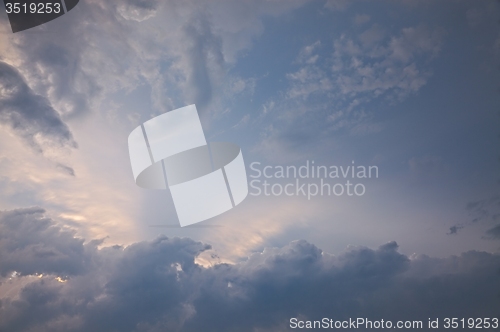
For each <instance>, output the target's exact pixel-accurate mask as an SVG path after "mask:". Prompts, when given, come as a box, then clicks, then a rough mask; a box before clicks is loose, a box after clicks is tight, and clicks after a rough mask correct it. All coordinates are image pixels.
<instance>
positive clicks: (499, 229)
mask: <svg viewBox="0 0 500 332" xmlns="http://www.w3.org/2000/svg"><path fill="white" fill-rule="evenodd" d="M486 235H487V236H489V237H491V238H493V239H500V225H496V226H495V227H493V228H492V229H489V230H488V231H487V232H486Z"/></svg>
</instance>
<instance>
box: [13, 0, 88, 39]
mask: <svg viewBox="0 0 500 332" xmlns="http://www.w3.org/2000/svg"><path fill="white" fill-rule="evenodd" d="M3 2H4V4H5V10H6V12H7V16H8V17H9V22H10V27H11V28H12V32H14V33H15V32H19V31H23V30H27V29H31V28H34V27H36V26H39V25H41V24H44V23H47V22H49V21H52V20H54V19H56V18H58V17H59V16H62V15H64V14H66V13H67V12H69V11H70V10H71V9H73V8H75V6H76V5H77V4H78V2H79V0H45V1H26V0H24V1H23V0H21V1H20V0H4V1H3Z"/></svg>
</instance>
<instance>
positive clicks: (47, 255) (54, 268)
mask: <svg viewBox="0 0 500 332" xmlns="http://www.w3.org/2000/svg"><path fill="white" fill-rule="evenodd" d="M44 212H45V211H44V210H43V209H41V208H37V207H32V208H27V209H19V210H12V211H7V212H0V274H1V275H3V276H5V275H6V274H7V273H9V272H12V271H16V272H18V273H20V274H21V275H28V274H34V273H58V274H62V275H75V274H80V273H82V272H84V271H85V270H86V269H87V267H86V264H88V262H89V261H90V258H91V257H90V256H89V253H88V252H87V251H86V248H85V246H84V245H83V240H82V239H77V238H75V237H74V232H71V231H67V230H63V229H61V228H59V227H57V226H55V224H54V223H53V221H52V220H51V219H49V218H46V217H44V216H43V213H44Z"/></svg>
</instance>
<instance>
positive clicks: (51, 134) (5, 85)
mask: <svg viewBox="0 0 500 332" xmlns="http://www.w3.org/2000/svg"><path fill="white" fill-rule="evenodd" d="M0 92H1V93H0V119H1V120H0V121H1V122H2V123H6V124H8V125H9V126H10V127H11V128H12V129H13V130H14V131H15V132H16V133H17V134H18V135H20V136H21V137H23V139H24V140H25V141H27V142H28V143H29V144H30V145H31V146H32V147H33V148H35V149H36V150H38V151H40V152H42V151H43V144H57V145H59V146H71V147H76V143H75V141H74V140H73V136H72V134H71V132H70V130H69V128H68V126H67V125H66V124H65V123H64V122H63V121H62V120H61V117H60V116H59V114H58V113H57V112H56V110H54V108H53V107H52V106H51V105H50V103H49V101H48V100H47V99H46V98H44V97H42V96H40V95H37V94H35V93H34V92H33V90H31V88H30V87H29V86H28V85H27V84H26V82H25V80H24V79H23V77H22V75H21V74H20V73H19V71H17V70H16V69H15V68H14V67H12V66H11V65H9V64H7V63H5V62H1V61H0ZM42 142H43V143H42Z"/></svg>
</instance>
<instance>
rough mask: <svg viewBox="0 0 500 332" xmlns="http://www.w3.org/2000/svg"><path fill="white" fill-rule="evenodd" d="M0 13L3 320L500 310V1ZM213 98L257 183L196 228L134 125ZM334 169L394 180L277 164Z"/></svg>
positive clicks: (126, 321)
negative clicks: (139, 155)
mask: <svg viewBox="0 0 500 332" xmlns="http://www.w3.org/2000/svg"><path fill="white" fill-rule="evenodd" d="M0 11H1V14H0V211H1V212H0V330H2V331H3V330H5V331H200V330H203V331H289V330H290V325H289V320H290V318H292V317H296V318H298V319H302V320H314V319H321V318H323V317H331V318H333V319H338V320H344V319H349V317H351V318H356V317H368V318H371V319H382V318H383V319H392V320H394V321H396V320H423V321H425V322H427V320H428V318H437V317H440V318H441V319H443V318H444V317H450V316H453V317H459V318H462V317H464V318H469V317H492V318H493V317H495V315H498V312H499V309H500V287H499V285H500V284H499V281H500V274H499V271H500V270H499V269H500V256H499V254H500V190H499V189H500V188H499V185H500V172H499V161H500V129H499V128H500V109H499V105H500V75H499V73H500V3H499V2H498V1H492V0H485V1H472V0H446V1H438V0H421V1H416V0H401V1H396V0H384V1H377V2H375V1H367V0H356V1H347V0H327V1H324V0H322V1H319V0H318V1H316V0H252V1H250V0H248V1H247V0H243V1H229V0H208V1H191V0H187V1H182V2H180V1H160V0H122V1H97V0H81V1H80V2H79V4H78V5H77V6H76V7H75V8H74V9H72V10H71V11H70V12H68V13H67V14H65V15H63V16H61V17H59V18H57V19H55V20H53V21H51V22H48V23H46V24H43V25H41V26H38V27H35V28H32V29H29V30H25V31H21V32H17V33H12V31H11V27H10V25H9V21H8V17H7V15H6V13H5V12H4V10H3V7H2V8H1V10H0ZM191 104H195V105H196V107H197V110H198V114H199V116H200V119H201V123H202V126H203V129H204V133H205V137H206V140H207V141H208V142H231V143H235V144H238V145H239V146H240V147H241V151H242V155H243V158H244V161H245V165H246V170H247V176H248V180H249V184H250V188H249V189H250V193H249V195H248V196H247V198H246V199H245V200H244V201H243V202H242V203H241V204H239V205H238V206H236V207H235V208H233V209H231V210H230V211H228V212H226V213H224V214H221V215H219V216H217V217H214V218H211V219H209V220H206V221H203V222H201V223H199V224H196V225H193V226H190V227H180V226H179V221H178V218H177V214H176V211H175V207H174V204H173V201H172V197H171V195H170V192H169V190H145V189H142V188H140V187H138V186H137V185H136V184H135V182H134V178H133V175H132V170H131V166H130V159H129V153H128V147H127V138H128V135H129V134H130V132H131V131H132V130H134V129H135V128H136V127H137V126H139V125H141V124H142V123H144V122H145V121H147V120H149V119H151V118H153V117H156V116H158V115H160V114H163V113H166V112H169V111H172V110H174V109H177V108H180V107H184V106H187V105H191ZM312 164H314V165H316V166H325V167H327V168H328V169H331V168H330V167H337V168H339V169H340V168H341V167H342V168H343V169H345V168H346V167H354V166H355V167H357V168H356V170H359V168H358V167H365V168H368V167H370V166H372V167H376V169H377V173H376V176H375V175H374V176H372V177H370V178H363V177H361V178H360V177H358V176H355V177H348V179H345V178H342V177H340V178H329V177H328V178H325V179H323V180H324V181H325V182H327V183H328V184H330V185H331V186H333V185H335V184H336V183H339V185H340V186H343V188H347V187H346V186H345V183H346V180H349V181H351V183H354V184H359V185H360V187H359V188H363V189H364V190H363V194H360V195H358V194H353V195H348V194H347V193H344V194H342V195H334V194H330V195H326V194H325V195H319V194H317V195H313V196H311V197H307V195H302V194H300V192H298V191H295V188H296V187H298V186H299V185H298V182H296V181H299V182H300V183H301V184H304V186H305V188H307V186H308V185H309V186H311V185H312V186H314V185H318V186H320V185H321V182H320V181H321V180H322V179H319V178H300V177H298V178H279V177H278V176H276V170H278V169H279V167H283V168H285V169H286V167H289V168H293V167H295V168H296V169H299V168H300V167H301V166H304V165H312ZM266 166H267V167H268V168H267V169H268V173H266V174H267V175H270V177H269V178H267V177H265V176H264V173H262V172H263V171H264V167H266ZM259 173H261V174H260V175H261V176H258V175H259ZM356 174H357V173H356ZM254 180H255V181H257V182H252V181H254ZM263 181H268V182H269V183H270V185H273V184H274V185H275V188H279V187H280V186H281V187H284V186H286V185H287V184H290V185H291V186H292V188H294V190H293V194H292V195H287V194H285V193H281V194H279V195H276V194H273V193H272V192H271V193H270V194H269V195H266V194H264V193H263V191H262V192H261V193H260V195H257V191H258V190H257V189H256V188H255V187H258V188H260V189H262V190H263V189H264V187H263ZM252 183H253V186H252ZM496 317H498V316H496ZM424 330H425V329H424Z"/></svg>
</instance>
